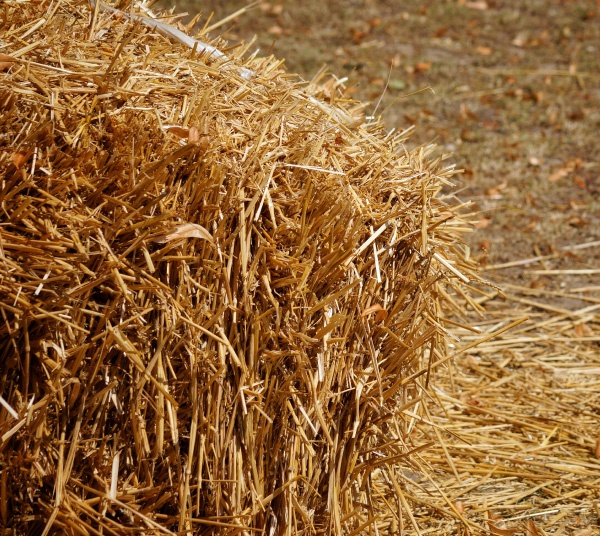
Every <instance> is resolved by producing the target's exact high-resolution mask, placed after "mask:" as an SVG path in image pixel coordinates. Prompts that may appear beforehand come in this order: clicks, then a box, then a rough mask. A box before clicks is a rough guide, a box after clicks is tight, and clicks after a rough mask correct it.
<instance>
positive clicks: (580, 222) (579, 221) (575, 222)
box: [567, 216, 589, 228]
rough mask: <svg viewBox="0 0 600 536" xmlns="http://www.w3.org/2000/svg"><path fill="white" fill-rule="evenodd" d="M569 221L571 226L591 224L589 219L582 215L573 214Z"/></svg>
mask: <svg viewBox="0 0 600 536" xmlns="http://www.w3.org/2000/svg"><path fill="white" fill-rule="evenodd" d="M567 223H568V224H569V225H570V226H571V227H578V228H581V227H585V226H586V225H588V224H589V221H587V220H585V219H583V218H581V217H580V216H571V217H570V218H569V219H568V220H567Z"/></svg>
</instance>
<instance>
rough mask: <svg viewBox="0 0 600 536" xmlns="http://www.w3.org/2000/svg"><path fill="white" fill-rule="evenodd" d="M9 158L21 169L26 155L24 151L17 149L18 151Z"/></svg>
mask: <svg viewBox="0 0 600 536" xmlns="http://www.w3.org/2000/svg"><path fill="white" fill-rule="evenodd" d="M11 160H12V162H13V164H14V165H15V167H16V168H17V169H21V167H22V166H23V164H24V163H25V161H26V160H27V155H26V154H25V153H24V152H22V151H19V152H18V153H14V154H13V155H12V158H11Z"/></svg>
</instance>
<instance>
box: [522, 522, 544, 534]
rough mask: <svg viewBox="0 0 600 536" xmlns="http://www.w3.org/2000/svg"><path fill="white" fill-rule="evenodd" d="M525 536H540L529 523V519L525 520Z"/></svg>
mask: <svg viewBox="0 0 600 536" xmlns="http://www.w3.org/2000/svg"><path fill="white" fill-rule="evenodd" d="M525 535H526V536H542V534H541V533H540V531H539V530H538V529H537V527H536V526H535V523H534V522H533V521H531V519H528V520H527V531H526V532H525Z"/></svg>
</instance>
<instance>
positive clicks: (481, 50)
mask: <svg viewBox="0 0 600 536" xmlns="http://www.w3.org/2000/svg"><path fill="white" fill-rule="evenodd" d="M475 51H476V52H477V53H478V54H481V55H482V56H489V55H490V54H491V53H492V49H491V48H490V47H483V46H479V47H475Z"/></svg>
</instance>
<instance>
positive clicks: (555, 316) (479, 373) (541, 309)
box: [406, 284, 600, 536]
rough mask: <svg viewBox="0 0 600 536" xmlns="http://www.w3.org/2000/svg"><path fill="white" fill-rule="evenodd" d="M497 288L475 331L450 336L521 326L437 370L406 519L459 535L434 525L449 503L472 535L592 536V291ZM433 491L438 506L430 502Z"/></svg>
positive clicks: (599, 322)
mask: <svg viewBox="0 0 600 536" xmlns="http://www.w3.org/2000/svg"><path fill="white" fill-rule="evenodd" d="M504 287H505V290H507V296H506V297H505V298H503V299H500V298H499V297H497V298H494V299H492V300H490V301H489V303H488V304H487V306H486V319H485V320H481V319H479V320H477V319H475V318H473V319H472V326H471V327H473V326H476V327H477V328H478V329H479V331H480V332H481V333H480V334H473V333H471V332H469V331H468V330H464V329H460V328H457V329H455V330H453V332H454V334H456V335H458V336H460V338H461V340H462V341H463V343H464V342H467V341H469V340H473V341H474V340H480V341H481V339H482V334H485V333H491V332H497V331H498V330H500V329H502V327H504V326H506V325H507V324H509V323H511V322H515V321H517V320H520V319H522V318H523V316H524V315H527V316H528V317H529V319H528V320H527V321H525V322H522V323H521V324H520V325H519V326H518V327H516V328H515V329H513V330H511V331H508V332H505V333H504V334H502V335H500V336H499V337H495V338H493V339H490V340H488V341H484V342H481V343H480V344H478V345H477V346H475V347H473V348H471V349H467V350H465V351H464V352H463V353H462V357H460V358H458V359H457V360H456V361H455V373H453V374H448V371H445V372H444V373H441V374H434V378H433V380H432V382H433V384H434V386H435V387H434V390H433V395H432V396H433V397H434V399H435V400H436V401H437V403H436V404H430V406H429V411H430V416H429V420H430V422H431V423H432V424H433V425H434V428H433V433H432V428H431V427H430V426H425V427H423V428H422V429H421V428H419V432H420V433H422V434H423V437H422V439H421V440H422V441H425V440H427V439H429V440H430V441H432V443H433V444H434V446H433V447H432V448H430V449H428V450H427V451H426V452H425V453H423V455H422V456H420V459H419V461H418V462H417V460H413V463H415V464H417V463H419V464H420V465H421V469H420V470H419V471H417V472H416V474H415V475H414V478H413V480H414V482H413V483H412V484H411V485H410V486H409V489H408V490H407V492H406V494H407V495H409V496H411V495H412V496H414V497H416V498H417V499H416V500H420V501H422V506H421V507H420V508H417V509H413V515H415V517H416V521H417V522H418V523H419V524H420V525H421V526H422V527H428V528H430V529H432V530H433V531H434V533H435V534H442V535H451V534H459V533H460V531H461V527H460V526H457V522H456V521H455V522H452V523H449V522H448V521H446V520H444V519H443V518H442V519H441V520H440V516H439V512H440V511H445V512H446V514H447V516H448V517H450V516H451V507H450V505H453V506H454V507H455V508H459V509H460V510H461V512H462V516H463V517H464V518H466V520H467V521H468V522H469V523H470V524H471V525H470V532H469V533H470V534H490V533H491V534H504V535H509V536H511V535H520V534H525V535H527V536H530V535H535V534H576V535H581V536H586V535H587V536H591V535H592V534H596V532H597V530H598V519H599V516H598V514H599V509H598V505H599V502H598V497H599V494H600V481H599V479H598V476H599V475H600V417H599V414H598V408H599V407H600V397H599V394H598V393H599V392H600V390H599V386H600V352H599V351H598V350H599V344H600V316H599V315H598V305H599V304H600V294H598V289H597V288H596V289H595V292H596V294H595V296H585V295H584V296H582V295H581V293H580V292H575V291H568V290H565V291H564V292H557V291H550V290H546V289H532V288H529V287H520V286H518V285H514V284H513V285H508V284H507V285H505V286H504ZM575 290H576V291H578V289H575ZM527 296H535V298H534V299H533V300H529V299H528V298H526V297H527ZM557 300H561V301H562V302H563V306H562V307H559V306H558V304H557ZM590 302H591V305H590ZM515 303H516V304H517V305H515ZM550 303H554V304H555V305H554V306H553V307H552V308H551V309H548V305H549V304H550ZM428 475H429V476H428ZM431 475H435V482H432V481H431ZM434 484H435V485H434ZM435 486H438V487H441V488H442V489H443V490H444V493H445V495H446V497H447V500H441V499H438V503H437V505H436V506H435V507H432V504H431V503H432V497H435V496H436V494H435V491H436V487H435ZM437 496H439V494H437ZM462 526H464V523H463V524H462Z"/></svg>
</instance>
